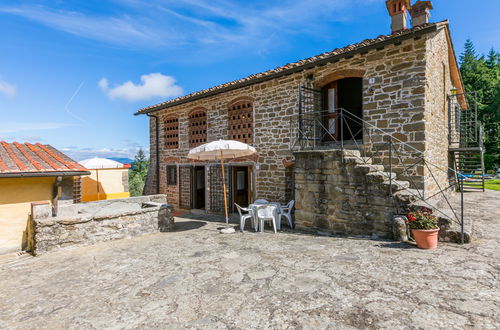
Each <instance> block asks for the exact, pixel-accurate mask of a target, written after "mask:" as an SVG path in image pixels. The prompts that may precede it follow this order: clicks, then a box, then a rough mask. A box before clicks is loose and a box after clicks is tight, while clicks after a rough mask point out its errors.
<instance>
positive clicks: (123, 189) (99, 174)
mask: <svg viewBox="0 0 500 330" xmlns="http://www.w3.org/2000/svg"><path fill="white" fill-rule="evenodd" d="M80 164H82V165H83V166H84V167H85V168H87V169H88V170H89V171H90V175H86V176H84V177H82V202H90V201H98V200H105V199H117V198H127V197H130V193H129V191H128V170H129V168H130V165H129V164H122V163H120V162H117V161H114V160H112V159H106V158H98V157H94V158H89V159H85V160H82V161H81V162H80Z"/></svg>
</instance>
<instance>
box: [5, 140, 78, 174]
mask: <svg viewBox="0 0 500 330" xmlns="http://www.w3.org/2000/svg"><path fill="white" fill-rule="evenodd" d="M56 172H57V173H58V175H61V174H62V175H64V172H68V174H69V173H70V172H71V174H72V175H84V174H86V173H87V172H88V170H87V169H86V168H85V167H83V166H82V165H80V164H79V163H77V162H75V161H74V160H73V159H71V158H69V157H68V156H66V155H65V154H63V153H62V152H60V151H59V150H57V149H55V148H54V147H52V146H50V145H48V144H46V145H43V144H40V143H35V144H31V143H28V142H26V143H17V142H14V143H7V142H5V141H0V176H2V175H4V176H5V175H12V176H16V174H19V176H23V175H26V176H29V174H35V173H38V174H46V175H50V174H51V173H54V174H55V173H56ZM76 172H81V173H76Z"/></svg>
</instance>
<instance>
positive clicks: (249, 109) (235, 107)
mask: <svg viewBox="0 0 500 330" xmlns="http://www.w3.org/2000/svg"><path fill="white" fill-rule="evenodd" d="M228 118H229V120H228V135H229V139H230V140H237V141H240V142H244V143H248V144H252V143H253V138H252V135H253V129H252V124H253V106H252V103H251V102H249V101H248V100H243V101H238V102H236V103H232V104H231V105H230V106H229V109H228Z"/></svg>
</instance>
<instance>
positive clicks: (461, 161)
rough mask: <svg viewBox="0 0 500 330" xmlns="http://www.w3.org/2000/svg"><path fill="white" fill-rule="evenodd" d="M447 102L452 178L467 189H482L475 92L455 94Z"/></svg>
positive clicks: (482, 155) (479, 127) (482, 150)
mask: <svg viewBox="0 0 500 330" xmlns="http://www.w3.org/2000/svg"><path fill="white" fill-rule="evenodd" d="M448 104H449V116H448V118H449V121H448V124H449V145H450V147H449V151H450V153H451V154H452V160H453V162H454V164H453V167H454V168H455V169H456V176H455V180H457V181H458V182H459V183H461V184H463V187H464V189H466V190H482V191H484V174H485V172H484V146H483V127H482V124H481V122H480V121H478V119H477V102H476V93H468V94H455V95H450V96H449V98H448Z"/></svg>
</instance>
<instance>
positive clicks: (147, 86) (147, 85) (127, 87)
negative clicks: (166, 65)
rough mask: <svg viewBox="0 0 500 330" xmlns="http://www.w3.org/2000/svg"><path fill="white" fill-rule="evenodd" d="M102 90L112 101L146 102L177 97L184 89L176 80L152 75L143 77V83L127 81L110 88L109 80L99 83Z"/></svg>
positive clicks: (103, 79) (160, 75)
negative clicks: (158, 98)
mask: <svg viewBox="0 0 500 330" xmlns="http://www.w3.org/2000/svg"><path fill="white" fill-rule="evenodd" d="M98 86H99V87H100V88H101V90H102V91H103V92H104V93H106V94H107V95H108V97H109V98H111V99H124V100H127V101H146V100H150V99H153V98H156V97H175V96H179V95H181V94H182V92H183V91H182V88H181V87H180V86H178V85H176V84H175V79H174V78H173V77H171V76H165V75H163V74H161V73H150V74H145V75H142V76H141V83H139V84H134V83H133V82H132V81H130V80H129V81H126V82H124V83H123V84H121V85H118V86H115V87H110V86H109V81H108V79H107V78H102V79H101V80H99V82H98Z"/></svg>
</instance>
